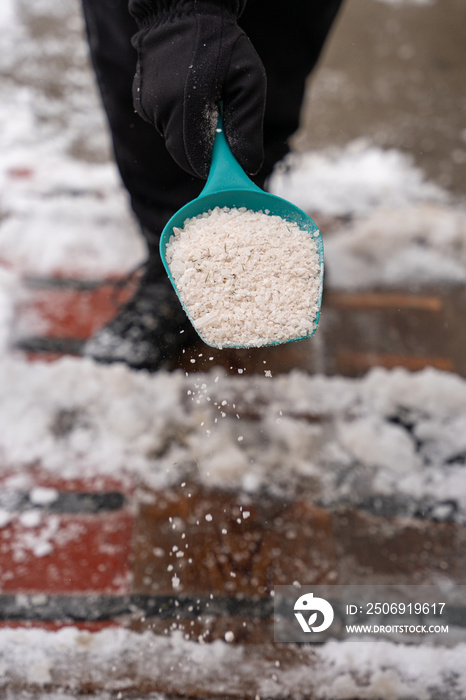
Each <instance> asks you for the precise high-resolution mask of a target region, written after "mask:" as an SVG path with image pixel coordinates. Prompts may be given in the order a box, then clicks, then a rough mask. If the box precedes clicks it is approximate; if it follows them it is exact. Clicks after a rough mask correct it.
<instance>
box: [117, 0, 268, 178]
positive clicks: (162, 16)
mask: <svg viewBox="0 0 466 700" xmlns="http://www.w3.org/2000/svg"><path fill="white" fill-rule="evenodd" d="M244 5H245V0H223V1H222V0H171V1H170V0H130V2H129V8H130V12H131V14H132V15H133V16H134V17H135V19H136V21H137V23H138V27H139V31H138V33H137V34H136V35H135V37H134V39H133V43H134V45H135V47H136V48H137V50H138V56H139V58H138V66H137V72H136V76H135V79H134V85H133V99H134V105H135V109H136V111H137V112H138V113H139V114H140V116H141V117H143V118H144V119H145V120H146V121H149V122H150V123H151V124H153V125H154V126H155V128H156V129H157V131H158V132H159V133H160V134H161V135H162V136H163V137H164V138H165V142H166V146H167V149H168V151H169V152H170V154H171V155H172V157H173V158H174V159H175V161H176V162H177V163H178V165H180V166H181V167H182V168H183V169H184V170H186V171H187V172H189V173H191V174H192V175H197V176H199V177H201V178H206V177H207V175H208V172H209V166H210V157H211V151H212V144H213V140H214V136H215V127H216V123H217V114H218V103H219V101H220V100H222V101H223V121H224V132H225V136H226V139H227V141H228V144H229V146H230V148H231V150H232V152H233V154H234V155H235V157H236V159H237V160H238V161H239V163H240V164H241V165H242V167H243V168H244V169H245V170H246V172H248V173H249V174H251V175H252V174H255V173H256V172H257V171H258V170H259V168H260V167H261V165H262V161H263V158H264V150H263V134H262V122H263V115H264V107H265V92H266V78H265V70H264V67H263V65H262V62H261V60H260V58H259V56H258V55H257V53H256V51H255V49H254V48H253V46H252V44H251V43H250V41H249V39H248V38H247V36H246V35H245V34H244V32H243V31H242V30H241V29H240V28H239V27H238V25H237V23H236V19H237V16H238V15H239V14H240V13H241V10H242V8H243V6H244Z"/></svg>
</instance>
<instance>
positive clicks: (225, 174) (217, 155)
mask: <svg viewBox="0 0 466 700" xmlns="http://www.w3.org/2000/svg"><path fill="white" fill-rule="evenodd" d="M222 111H223V110H222V105H221V104H220V105H219V110H218V121H217V128H216V131H215V139H214V146H213V149H212V161H211V165H210V171H209V177H208V178H207V182H206V184H205V185H204V189H203V190H202V192H201V194H200V197H203V196H204V195H210V194H215V193H216V192H225V191H227V190H253V191H258V192H262V191H263V190H261V189H260V187H257V185H255V184H254V183H253V182H252V180H251V179H250V178H249V177H248V176H247V175H246V173H245V172H244V170H243V168H242V167H241V165H240V164H239V163H238V161H237V160H236V158H235V156H234V155H233V153H232V152H231V150H230V147H229V146H228V143H227V140H226V138H225V134H224V131H223V116H222Z"/></svg>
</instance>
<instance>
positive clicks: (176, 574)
mask: <svg viewBox="0 0 466 700" xmlns="http://www.w3.org/2000/svg"><path fill="white" fill-rule="evenodd" d="M85 485H86V487H87V489H86V491H80V492H79V491H74V492H72V491H69V490H68V491H62V492H57V493H56V494H55V496H56V498H55V499H54V500H53V502H51V503H48V504H46V505H42V506H38V505H34V508H30V507H29V506H30V505H31V500H30V498H31V496H30V494H29V495H28V494H26V493H24V492H20V491H17V492H11V491H10V492H9V491H8V489H7V490H6V491H5V490H4V491H3V492H2V498H3V503H4V504H5V503H6V502H7V501H9V503H10V505H9V511H7V512H8V513H9V514H10V515H11V522H8V523H6V524H5V523H4V526H3V527H2V528H1V529H0V551H1V552H2V558H1V559H2V573H1V574H0V583H1V587H0V590H1V593H0V619H1V620H2V621H3V623H4V624H5V623H7V622H8V621H10V622H12V623H15V624H17V623H19V622H21V621H28V620H29V621H31V622H37V623H40V624H44V623H59V622H60V621H61V622H62V623H63V624H70V622H79V623H93V622H110V621H117V622H121V624H125V625H129V626H130V627H132V628H133V629H145V628H150V629H152V630H153V631H156V632H160V633H162V632H163V631H164V630H167V629H170V627H171V626H172V625H173V623H174V622H176V624H177V626H178V627H180V628H182V629H183V630H185V633H186V634H188V635H193V637H194V638H197V636H198V634H200V631H202V629H203V626H204V627H205V619H206V618H210V619H211V622H210V623H209V624H210V631H209V630H208V634H207V637H208V638H209V640H211V639H214V638H218V637H223V634H224V632H225V629H233V630H234V631H235V634H236V635H237V638H238V639H241V640H242V641H244V642H246V641H248V642H249V643H252V642H253V641H257V640H258V639H259V640H261V641H264V640H267V638H269V635H270V624H266V625H265V624H263V623H264V620H266V619H267V620H269V622H270V621H271V612H272V610H271V597H270V593H271V591H272V590H273V587H274V586H275V585H289V584H291V583H293V581H299V582H301V583H302V584H308V585H309V584H323V583H327V584H349V583H351V584H357V583H368V582H371V583H374V584H376V583H399V584H401V583H410V584H415V583H422V584H427V583H429V582H434V581H437V579H438V577H446V578H448V579H450V580H452V581H461V580H463V578H464V577H465V575H466V564H465V562H464V558H463V557H462V552H463V551H464V546H465V544H466V527H465V526H463V525H460V524H457V523H453V522H441V523H440V522H435V521H433V520H431V519H428V518H424V519H422V518H420V517H419V518H415V517H414V518H413V517H403V515H397V516H391V517H388V516H383V515H380V514H377V513H373V512H370V511H369V510H367V509H366V510H363V509H356V508H354V507H350V506H343V505H342V506H339V507H334V508H323V507H321V506H318V505H315V504H314V503H313V501H312V496H311V494H308V495H306V494H300V496H299V497H296V498H295V499H294V500H288V501H283V500H279V499H270V498H268V499H265V498H263V497H262V498H261V497H260V496H257V497H252V496H247V497H246V496H244V495H241V494H238V493H234V492H227V491H221V490H208V489H206V488H205V487H201V486H199V485H198V484H195V483H193V484H186V485H185V486H184V487H183V488H181V487H179V488H177V489H172V490H165V491H161V492H156V491H152V490H148V489H147V488H143V487H142V486H140V487H139V488H138V489H136V490H134V489H132V490H131V489H128V484H124V485H123V488H122V489H121V490H120V491H116V490H115V485H114V484H112V487H113V488H112V490H107V491H103V490H102V488H100V490H96V491H94V492H92V490H91V489H90V488H89V486H90V484H85ZM81 486H82V485H81ZM101 486H102V484H101ZM31 493H32V494H33V495H34V493H36V492H34V491H32V492H31ZM5 494H6V495H5ZM34 502H35V503H36V504H37V493H36V497H35V499H34ZM2 512H5V505H4V506H3V511H2ZM177 600H178V603H177V602H176V601H177ZM199 617H200V618H201V620H199V619H198V618H199ZM193 621H194V622H193ZM196 621H197V622H196ZM258 621H259V624H258ZM204 631H206V630H205V629H204Z"/></svg>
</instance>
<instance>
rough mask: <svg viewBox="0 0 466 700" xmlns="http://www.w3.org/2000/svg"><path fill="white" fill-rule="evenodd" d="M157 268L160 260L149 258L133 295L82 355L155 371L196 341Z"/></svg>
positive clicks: (164, 276) (183, 313) (190, 326)
mask: <svg viewBox="0 0 466 700" xmlns="http://www.w3.org/2000/svg"><path fill="white" fill-rule="evenodd" d="M160 268H161V263H160V262H159V261H157V263H151V262H150V260H149V262H148V264H147V267H146V270H145V272H144V274H143V276H142V277H141V280H140V282H139V286H138V289H137V290H136V292H135V294H134V296H133V297H132V299H131V300H130V301H129V302H128V303H127V304H125V305H124V306H122V308H121V310H120V311H119V313H118V314H117V316H116V317H115V318H114V319H113V320H112V321H111V322H110V323H109V324H108V325H107V326H104V328H102V329H101V330H100V331H98V332H97V333H96V334H95V335H94V336H93V337H92V338H91V339H90V340H89V341H88V342H87V343H86V344H85V346H84V351H83V354H84V356H85V357H91V358H93V359H94V360H96V361H97V362H102V363H104V364H110V363H113V362H124V363H125V364H127V365H128V366H129V367H132V368H134V369H146V370H149V371H151V372H155V371H156V370H158V369H161V368H164V367H168V366H169V365H170V364H171V363H173V361H174V360H176V358H177V356H178V355H179V353H180V352H181V350H182V348H187V347H191V346H193V345H195V344H196V341H197V340H199V338H198V335H197V333H196V332H195V330H194V328H193V326H192V325H191V323H190V322H189V320H188V317H187V316H186V314H185V312H184V310H183V307H182V306H181V303H180V301H179V300H178V297H177V296H176V294H175V291H174V290H173V287H172V285H171V283H170V280H169V279H168V277H167V275H166V273H165V270H163V272H162V274H161V269H160Z"/></svg>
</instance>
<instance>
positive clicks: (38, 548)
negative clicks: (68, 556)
mask: <svg viewBox="0 0 466 700" xmlns="http://www.w3.org/2000/svg"><path fill="white" fill-rule="evenodd" d="M32 551H33V554H34V556H36V557H39V558H40V557H46V556H47V555H48V554H51V553H52V552H53V547H52V545H51V544H50V542H37V544H36V545H34V548H33V550H32Z"/></svg>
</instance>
